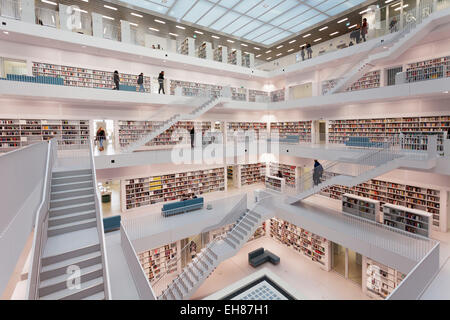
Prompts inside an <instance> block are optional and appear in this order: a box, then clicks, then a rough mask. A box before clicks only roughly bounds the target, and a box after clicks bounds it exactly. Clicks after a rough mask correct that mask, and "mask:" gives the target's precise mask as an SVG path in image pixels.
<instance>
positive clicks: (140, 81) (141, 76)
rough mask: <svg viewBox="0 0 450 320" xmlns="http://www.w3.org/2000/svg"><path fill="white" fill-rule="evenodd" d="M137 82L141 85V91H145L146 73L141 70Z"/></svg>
mask: <svg viewBox="0 0 450 320" xmlns="http://www.w3.org/2000/svg"><path fill="white" fill-rule="evenodd" d="M137 84H138V85H139V92H145V88H144V74H143V73H142V72H141V74H140V75H139V77H138V79H137Z"/></svg>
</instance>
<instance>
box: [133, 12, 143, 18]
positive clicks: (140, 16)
mask: <svg viewBox="0 0 450 320" xmlns="http://www.w3.org/2000/svg"><path fill="white" fill-rule="evenodd" d="M131 15H132V16H135V17H138V18H143V17H144V16H142V15H140V14H137V13H134V12H132V13H131Z"/></svg>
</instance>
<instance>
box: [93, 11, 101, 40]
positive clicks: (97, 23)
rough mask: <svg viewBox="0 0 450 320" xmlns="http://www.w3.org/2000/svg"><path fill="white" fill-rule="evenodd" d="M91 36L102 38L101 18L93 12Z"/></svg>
mask: <svg viewBox="0 0 450 320" xmlns="http://www.w3.org/2000/svg"><path fill="white" fill-rule="evenodd" d="M92 35H93V36H94V37H97V38H103V16H102V15H101V14H99V13H95V12H92Z"/></svg>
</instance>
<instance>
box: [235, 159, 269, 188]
mask: <svg viewBox="0 0 450 320" xmlns="http://www.w3.org/2000/svg"><path fill="white" fill-rule="evenodd" d="M239 170H240V182H241V184H240V185H241V187H242V186H247V185H252V184H255V183H261V182H264V181H265V178H264V177H265V175H266V164H265V163H253V164H242V165H239Z"/></svg>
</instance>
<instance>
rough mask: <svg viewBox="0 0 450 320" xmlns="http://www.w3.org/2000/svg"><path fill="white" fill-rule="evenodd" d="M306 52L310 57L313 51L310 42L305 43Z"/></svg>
mask: <svg viewBox="0 0 450 320" xmlns="http://www.w3.org/2000/svg"><path fill="white" fill-rule="evenodd" d="M306 53H307V54H308V59H311V58H312V53H313V51H312V48H311V44H310V43H307V44H306Z"/></svg>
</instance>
